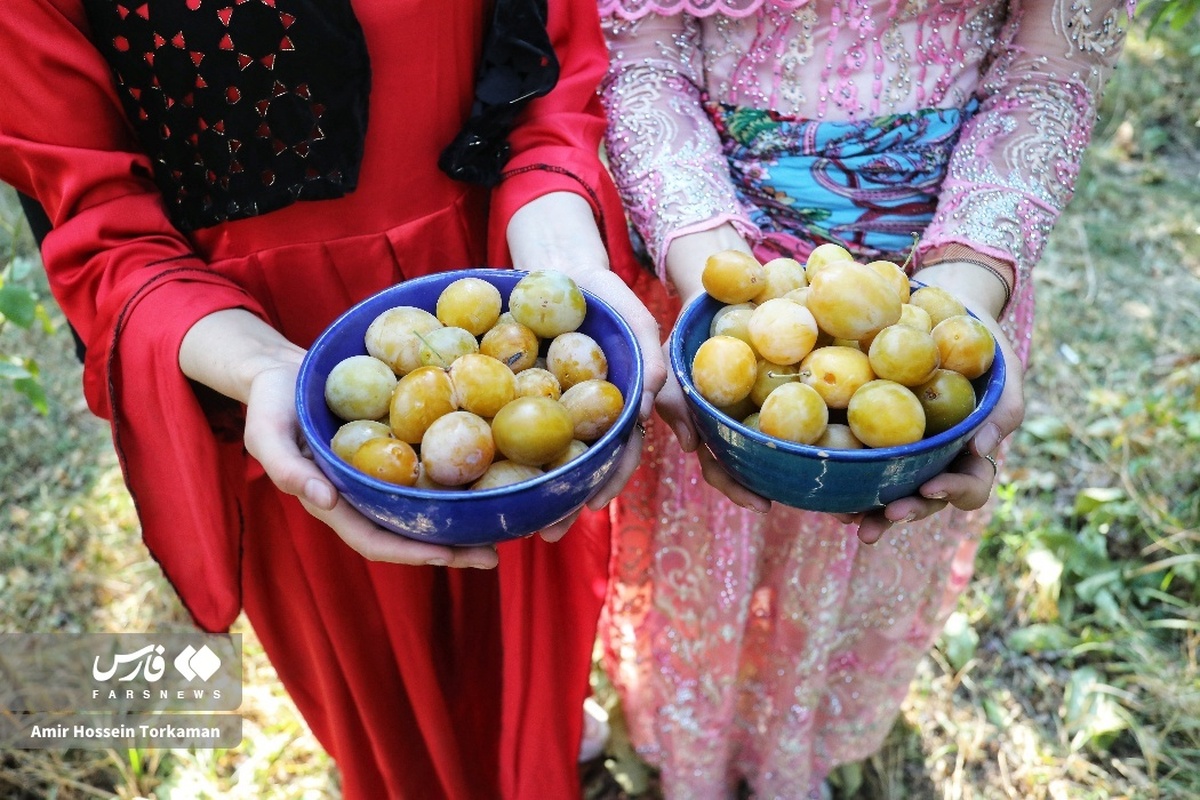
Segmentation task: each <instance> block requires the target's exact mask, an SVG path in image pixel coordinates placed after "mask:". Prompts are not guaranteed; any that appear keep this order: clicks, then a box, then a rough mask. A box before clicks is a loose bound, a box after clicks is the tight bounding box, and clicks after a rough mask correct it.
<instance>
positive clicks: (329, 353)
mask: <svg viewBox="0 0 1200 800" xmlns="http://www.w3.org/2000/svg"><path fill="white" fill-rule="evenodd" d="M526 274H527V273H525V272H520V271H517V270H508V269H467V270H457V271H452V272H443V273H437V274H434V275H429V276H426V277H423V278H417V279H415V280H411V281H406V282H404V283H401V284H397V285H395V286H392V287H390V288H388V289H385V290H383V291H382V292H379V293H378V294H376V295H374V296H372V297H369V298H367V299H366V300H363V301H362V302H360V303H358V304H357V305H355V306H354V307H353V308H351V309H350V310H348V311H346V312H345V313H344V314H342V315H341V316H340V317H338V319H336V320H335V321H334V322H333V324H331V325H330V326H329V327H328V328H327V329H326V330H325V331H324V332H323V333H322V334H321V335H320V336H319V337H317V340H316V341H315V342H313V345H312V347H310V348H309V350H308V353H307V355H306V356H305V357H304V361H303V362H302V363H301V365H300V375H299V378H298V379H297V383H296V410H297V412H298V413H299V416H300V427H301V430H302V431H303V432H304V438H305V440H306V441H307V443H308V446H309V448H310V449H311V451H312V455H313V458H314V459H315V460H316V462H317V465H318V466H319V467H320V468H321V471H322V472H324V473H325V475H326V476H328V478H329V480H330V481H331V482H332V483H333V485H334V486H335V487H337V490H338V491H339V492H341V494H342V497H344V498H345V499H346V501H347V502H349V503H350V504H351V505H352V506H354V507H355V508H356V509H358V511H359V512H360V513H362V514H363V515H364V516H366V517H368V518H369V519H371V520H372V521H374V522H375V523H376V524H377V525H379V526H381V527H383V528H386V529H387V530H390V531H393V532H395V533H398V534H400V535H402V536H407V537H409V538H410V539H417V540H420V541H425V542H432V543H437V544H446V545H481V544H493V543H497V542H502V541H506V540H509V539H515V538H518V537H521V536H525V535H527V534H530V533H534V532H535V531H540V530H543V529H545V528H547V527H549V526H550V525H553V524H554V523H556V522H558V521H560V520H562V519H564V518H566V517H567V516H569V515H570V514H572V513H574V512H575V511H576V510H578V509H579V508H581V507H582V506H583V505H584V503H586V502H587V501H588V500H589V499H591V497H592V496H593V495H594V494H595V493H596V492H597V491H598V490H599V489H600V486H601V485H602V484H603V483H604V481H605V479H606V478H608V476H609V475H610V474H611V473H612V471H613V469H614V468H615V467H616V465H617V462H618V461H619V460H620V458H621V454H622V453H623V452H624V450H625V445H626V442H627V440H628V439H629V435H630V433H631V432H632V430H633V427H634V424H635V423H636V421H637V413H638V405H639V403H640V400H641V395H642V381H643V366H644V365H643V363H642V355H641V351H640V349H639V348H638V344H637V340H636V339H635V338H634V335H633V331H632V330H631V329H630V328H629V326H628V325H627V324H626V322H625V321H624V320H623V319H622V318H621V317H620V316H619V315H618V314H617V312H616V311H615V310H614V309H613V308H612V306H610V305H608V304H607V303H606V302H604V301H603V300H601V299H600V298H598V297H596V296H595V295H593V294H591V293H590V292H587V291H585V292H584V296H585V298H586V299H587V317H586V318H585V319H584V321H583V324H582V325H581V326H580V328H579V330H580V331H582V332H583V333H586V334H588V335H589V336H591V337H592V338H593V339H595V340H596V341H597V342H598V343H599V345H600V347H601V348H603V350H604V353H605V355H606V356H607V358H608V371H609V374H608V379H609V380H610V381H612V382H613V383H614V384H616V386H617V387H618V388H620V390H621V393H622V395H623V396H624V398H625V407H624V409H623V410H622V412H621V415H620V416H619V417H618V419H617V422H616V424H615V425H613V426H612V428H610V429H609V430H608V432H606V433H605V434H604V435H603V436H601V437H600V438H599V439H597V440H596V441H595V442H593V443H592V445H591V446H590V447H589V448H588V449H587V451H586V452H585V453H583V454H582V455H580V456H579V457H578V458H576V459H574V460H573V461H571V462H570V463H568V464H565V465H563V466H561V467H559V468H558V469H556V470H553V471H550V472H547V473H546V474H544V475H539V476H538V477H536V478H532V479H530V480H527V481H522V482H521V483H516V484H512V485H509V486H502V487H498V488H495V489H482V490H478V491H468V490H458V489H455V490H430V489H418V488H410V487H405V486H397V485H395V484H390V483H386V482H384V481H380V480H377V479H375V478H371V477H369V476H367V475H365V474H364V473H362V472H360V471H358V470H356V469H354V468H353V467H351V466H350V465H349V464H347V463H346V462H345V461H343V460H342V459H340V458H338V457H337V456H336V455H335V454H334V452H333V450H332V449H331V448H330V446H329V442H330V440H331V439H332V438H333V434H334V433H335V432H336V431H337V429H338V427H339V426H340V425H341V424H342V422H341V420H339V419H338V418H337V417H335V416H334V415H333V413H332V412H330V410H329V408H328V407H327V406H326V405H325V396H324V389H325V379H326V377H327V376H328V375H329V371H330V370H331V369H333V366H334V365H335V364H337V363H338V362H339V361H341V360H342V359H344V358H347V357H349V356H352V355H363V354H365V353H366V352H367V349H366V345H365V344H364V341H365V336H366V332H367V326H369V325H370V324H371V321H372V320H374V319H375V317H376V316H378V315H379V314H381V313H382V312H383V311H385V310H387V309H389V308H392V307H394V306H401V305H412V306H418V307H420V308H424V309H426V310H429V311H432V310H433V309H434V307H435V304H436V301H437V298H438V295H439V294H441V292H442V289H444V288H445V287H446V286H447V285H448V284H449V283H450V282H451V281H454V280H457V279H458V278H463V277H478V278H483V279H484V280H486V281H488V282H489V283H491V284H492V285H494V286H495V287H496V288H498V289H499V290H500V295H501V297H503V298H505V308H507V298H508V295H509V293H510V292H511V291H512V287H513V286H515V285H516V283H517V281H518V280H520V279H521V278H522V277H524V276H525V275H526Z"/></svg>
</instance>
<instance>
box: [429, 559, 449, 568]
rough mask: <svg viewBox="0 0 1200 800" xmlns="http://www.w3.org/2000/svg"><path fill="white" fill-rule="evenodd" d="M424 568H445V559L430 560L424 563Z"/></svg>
mask: <svg viewBox="0 0 1200 800" xmlns="http://www.w3.org/2000/svg"><path fill="white" fill-rule="evenodd" d="M425 566H427V567H444V566H446V561H445V559H442V558H431V559H429V560H428V561H426V562H425Z"/></svg>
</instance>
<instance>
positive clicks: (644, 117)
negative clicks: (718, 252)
mask: <svg viewBox="0 0 1200 800" xmlns="http://www.w3.org/2000/svg"><path fill="white" fill-rule="evenodd" d="M604 24H605V29H606V34H607V36H608V41H609V48H610V50H611V54H612V63H611V66H610V67H609V72H608V75H607V77H606V78H605V80H604V82H603V83H602V84H601V87H600V92H601V97H602V98H603V100H604V105H605V108H606V109H607V111H608V117H609V124H608V132H607V135H606V141H605V145H606V147H607V150H608V154H609V163H610V166H611V168H612V172H613V176H614V178H615V179H616V183H617V188H618V189H619V190H620V192H621V199H622V200H623V201H624V203H625V207H626V209H627V210H628V212H629V216H630V220H631V221H632V223H633V226H634V228H636V229H637V232H638V233H639V234H640V235H641V237H642V239H643V240H644V242H645V244H646V248H647V251H648V252H649V254H650V257H651V259H652V260H653V263H654V266H655V270H656V271H657V272H658V274H659V276H660V277H662V276H663V274H664V268H663V260H664V258H665V256H666V250H667V246H668V245H669V244H670V240H671V238H673V236H676V235H678V234H679V232H680V231H683V230H685V229H686V230H689V231H696V230H703V229H705V228H706V227H708V228H712V227H716V226H718V225H720V224H721V223H723V222H732V223H733V224H734V225H735V226H737V227H738V228H739V229H741V230H742V231H743V233H746V234H748V235H752V234H753V232H754V231H755V228H754V226H753V225H751V223H750V222H749V220H748V219H747V218H746V216H745V214H744V212H743V211H742V209H741V207H740V205H739V204H738V201H737V196H736V195H735V194H734V190H733V184H732V182H731V180H730V178H729V171H728V168H727V167H726V162H725V157H724V155H723V154H722V152H721V144H720V140H719V139H718V137H717V132H716V131H715V130H714V129H713V126H712V122H711V121H710V120H709V118H708V116H707V115H706V114H705V113H704V110H703V109H702V107H701V105H700V95H701V88H700V87H701V83H700V76H699V71H700V61H699V55H698V53H697V50H696V48H697V43H698V41H699V29H698V27H697V25H696V23H695V20H694V19H691V18H688V17H685V16H673V17H663V16H658V15H652V16H647V17H643V18H642V19H640V20H637V21H635V22H628V21H624V20H617V19H613V18H608V19H606V20H605V22H604ZM708 223H711V224H708Z"/></svg>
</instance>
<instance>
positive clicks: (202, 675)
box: [175, 644, 221, 681]
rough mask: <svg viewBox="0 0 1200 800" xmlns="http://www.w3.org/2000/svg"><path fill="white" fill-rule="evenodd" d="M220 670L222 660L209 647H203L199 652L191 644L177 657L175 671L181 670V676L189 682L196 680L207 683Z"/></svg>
mask: <svg viewBox="0 0 1200 800" xmlns="http://www.w3.org/2000/svg"><path fill="white" fill-rule="evenodd" d="M220 668H221V659H220V658H218V657H217V654H216V653H214V652H213V651H212V650H210V649H209V647H208V645H202V646H201V647H200V649H199V650H197V649H196V648H194V647H192V646H191V645H190V644H189V645H188V646H187V647H185V648H183V651H182V652H181V653H180V654H179V655H178V656H176V657H175V669H177V670H179V674H180V675H182V676H183V677H185V678H187V679H188V680H189V681H193V680H195V679H196V678H199V679H200V680H202V681H207V680H208V679H209V678H211V677H212V676H213V674H214V673H215V672H216V671H217V670H218V669H220Z"/></svg>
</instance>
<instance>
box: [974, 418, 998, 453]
mask: <svg viewBox="0 0 1200 800" xmlns="http://www.w3.org/2000/svg"><path fill="white" fill-rule="evenodd" d="M998 444H1000V429H999V428H997V427H996V426H995V424H994V423H991V422H988V423H985V424H984V426H983V427H982V428H980V429H979V433H977V434H975V452H977V453H979V455H981V456H984V455H991V454H992V451H993V450H995V449H996V445H998Z"/></svg>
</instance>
